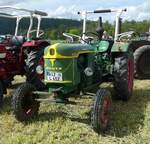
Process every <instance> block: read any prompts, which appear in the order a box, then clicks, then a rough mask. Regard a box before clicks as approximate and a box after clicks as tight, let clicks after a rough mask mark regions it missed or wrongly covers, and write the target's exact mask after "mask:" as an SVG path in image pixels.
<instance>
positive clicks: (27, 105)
mask: <svg viewBox="0 0 150 144" xmlns="http://www.w3.org/2000/svg"><path fill="white" fill-rule="evenodd" d="M28 95H30V98H29V97H28ZM31 97H33V96H32V94H31V93H28V94H27V95H26V96H24V98H23V103H22V109H23V111H24V113H25V115H27V116H30V115H32V114H33V113H34V112H35V109H36V104H35V101H33V99H32V98H31Z"/></svg>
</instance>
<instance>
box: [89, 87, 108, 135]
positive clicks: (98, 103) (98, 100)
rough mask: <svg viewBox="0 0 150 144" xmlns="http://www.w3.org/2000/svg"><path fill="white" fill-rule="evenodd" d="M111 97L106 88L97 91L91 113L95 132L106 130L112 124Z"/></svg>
mask: <svg viewBox="0 0 150 144" xmlns="http://www.w3.org/2000/svg"><path fill="white" fill-rule="evenodd" d="M110 114H111V97H110V92H109V91H107V90H105V89H100V90H98V91H97V93H96V96H95V101H94V106H93V109H92V113H91V124H92V128H93V129H94V131H95V132H97V133H100V132H105V131H106V130H107V129H108V127H109V124H110Z"/></svg>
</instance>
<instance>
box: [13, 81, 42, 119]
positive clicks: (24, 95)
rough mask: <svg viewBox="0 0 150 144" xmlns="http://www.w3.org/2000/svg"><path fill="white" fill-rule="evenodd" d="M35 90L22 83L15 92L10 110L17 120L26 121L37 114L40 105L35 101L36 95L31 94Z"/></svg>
mask: <svg viewBox="0 0 150 144" xmlns="http://www.w3.org/2000/svg"><path fill="white" fill-rule="evenodd" d="M35 90H36V89H35V87H34V86H33V85H31V84H29V83H24V84H22V85H21V86H20V87H19V88H18V89H17V90H16V91H15V93H14V95H13V98H12V108H13V111H14V114H15V117H16V119H17V120H19V121H26V120H29V119H31V118H33V117H34V116H36V115H37V114H38V110H39V106H40V104H39V102H38V101H36V98H37V95H35V94H33V93H32V92H33V91H35Z"/></svg>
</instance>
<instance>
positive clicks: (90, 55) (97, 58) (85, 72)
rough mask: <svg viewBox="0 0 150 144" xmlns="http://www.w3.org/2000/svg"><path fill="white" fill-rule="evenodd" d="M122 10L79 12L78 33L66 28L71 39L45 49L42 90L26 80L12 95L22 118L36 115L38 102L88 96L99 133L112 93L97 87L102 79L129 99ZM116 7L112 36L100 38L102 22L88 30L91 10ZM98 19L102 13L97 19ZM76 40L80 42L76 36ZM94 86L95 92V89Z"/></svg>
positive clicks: (129, 61)
mask: <svg viewBox="0 0 150 144" xmlns="http://www.w3.org/2000/svg"><path fill="white" fill-rule="evenodd" d="M124 11H126V9H121V10H95V11H83V12H79V14H81V15H82V16H83V33H82V36H81V37H80V36H77V35H72V34H67V33H65V34H64V35H65V36H66V37H67V38H70V40H71V43H56V44H54V45H51V46H48V47H47V48H45V51H44V81H45V84H46V88H45V90H42V91H39V90H38V89H37V88H36V87H35V86H34V85H33V84H29V83H27V82H26V83H24V84H22V85H21V86H19V87H18V88H17V90H16V91H15V93H14V95H13V98H12V108H13V112H14V115H15V117H16V119H17V120H19V121H26V120H29V119H31V118H33V117H34V116H36V115H37V114H38V110H39V106H40V102H45V101H48V102H49V103H50V102H55V103H60V104H72V101H70V99H69V98H70V97H73V96H77V95H81V96H85V95H91V96H93V99H94V101H93V102H92V109H91V124H92V127H93V129H94V130H95V131H96V132H98V133H100V132H104V131H106V130H107V128H108V126H109V123H110V114H111V105H112V102H111V93H110V91H109V90H108V89H104V88H101V87H100V84H102V83H103V82H108V81H111V82H112V83H113V84H114V90H115V96H116V97H117V98H118V99H120V100H123V101H127V100H129V99H130V97H131V96H132V90H133V78H134V58H133V53H132V47H131V45H130V43H128V42H121V41H118V38H117V35H118V30H119V29H118V22H119V21H118V20H119V17H120V15H121V14H122V13H123V12H124ZM111 12H117V17H116V29H115V34H116V39H115V40H111V39H103V38H102V37H103V32H104V29H103V27H102V23H101V21H100V22H99V26H98V28H97V29H96V31H95V32H88V31H87V30H86V20H87V16H88V15H89V14H93V13H97V14H98V13H111ZM100 20H101V18H100ZM74 39H78V41H79V42H76V41H74ZM93 89H97V92H96V93H95V92H94V93H93Z"/></svg>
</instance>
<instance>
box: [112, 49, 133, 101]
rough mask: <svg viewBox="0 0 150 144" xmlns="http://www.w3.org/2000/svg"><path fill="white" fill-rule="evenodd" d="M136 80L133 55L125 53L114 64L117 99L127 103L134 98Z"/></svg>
mask: <svg viewBox="0 0 150 144" xmlns="http://www.w3.org/2000/svg"><path fill="white" fill-rule="evenodd" d="M133 79H134V58H133V53H132V52H130V53H123V54H122V55H120V56H118V57H117V58H115V62H114V89H115V92H116V94H115V95H116V97H117V98H119V99H121V100H123V101H127V100H129V98H130V97H131V96H132V91H133Z"/></svg>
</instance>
